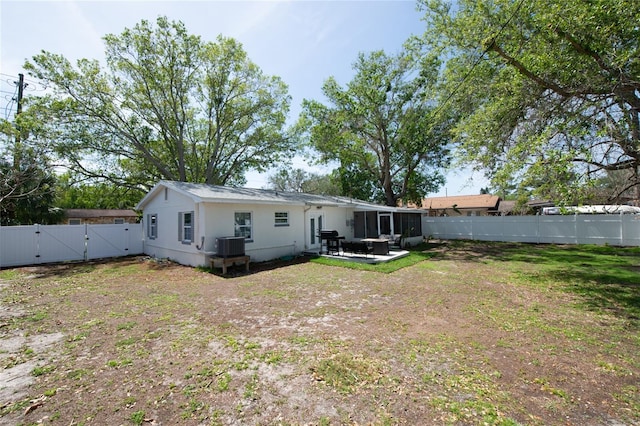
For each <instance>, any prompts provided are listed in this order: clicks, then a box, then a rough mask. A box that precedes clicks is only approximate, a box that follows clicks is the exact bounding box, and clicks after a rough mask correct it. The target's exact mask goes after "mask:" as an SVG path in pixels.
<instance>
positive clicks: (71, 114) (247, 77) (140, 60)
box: [25, 17, 294, 188]
mask: <svg viewBox="0 0 640 426" xmlns="http://www.w3.org/2000/svg"><path fill="white" fill-rule="evenodd" d="M104 42H105V46H106V69H102V68H101V66H100V64H99V63H98V61H96V60H87V59H82V60H79V61H78V62H77V67H74V66H72V64H71V63H70V62H69V61H68V60H67V59H65V58H64V57H62V56H60V55H55V54H52V53H49V52H42V53H41V54H39V55H37V56H35V57H34V58H33V59H32V61H30V62H27V64H26V65H25V67H26V68H27V69H28V70H29V71H30V72H31V73H32V74H33V75H34V76H35V77H37V78H39V79H41V80H43V81H46V82H48V83H50V84H51V85H52V87H54V88H55V90H56V93H55V94H54V95H50V96H48V97H45V98H42V99H40V100H38V103H37V104H34V105H33V106H32V107H33V108H36V107H37V108H40V109H42V110H43V111H46V112H48V113H49V114H50V115H51V120H50V126H49V130H50V136H49V140H50V141H51V143H52V146H53V147H54V148H55V152H56V153H57V155H58V156H59V157H60V158H61V159H63V160H64V161H65V162H66V165H67V166H68V167H69V168H70V169H71V170H72V171H73V172H75V173H79V174H81V175H83V176H85V177H90V178H99V179H108V180H110V181H111V182H114V183H117V184H120V185H126V186H130V187H137V188H139V187H141V186H142V187H149V186H150V185H153V184H154V183H155V182H156V181H157V180H158V179H169V180H177V181H190V182H205V183H210V184H220V185H239V184H242V183H244V182H245V178H244V174H245V172H246V171H248V170H250V169H253V170H257V171H265V170H267V169H268V168H269V167H270V166H271V165H272V164H277V163H279V162H280V161H281V160H282V159H283V158H288V157H289V156H290V155H291V153H292V151H293V149H294V144H293V142H292V140H291V139H290V138H287V137H286V135H285V130H284V127H285V120H286V116H287V113H288V109H289V103H290V97H289V95H288V94H287V86H286V85H285V84H284V83H283V82H282V81H281V79H280V78H278V77H274V76H267V75H265V74H264V73H263V72H262V71H261V70H260V68H259V67H258V66H257V65H256V64H254V63H253V62H251V60H250V59H249V58H248V57H247V54H246V52H245V51H244V50H243V48H242V46H241V44H240V43H238V42H237V41H235V40H233V39H230V38H225V37H222V36H220V37H218V39H217V40H216V42H203V41H202V40H201V39H200V38H199V37H196V36H193V35H189V34H188V33H187V30H186V29H185V27H184V25H183V24H182V23H181V22H170V21H169V20H168V19H167V18H165V17H160V18H158V19H157V22H156V26H155V27H154V26H152V24H150V23H149V22H147V21H144V20H143V21H141V23H139V24H137V25H136V26H135V27H134V28H133V29H125V30H124V32H123V33H122V34H120V35H119V36H117V35H107V36H106V37H105V38H104Z"/></svg>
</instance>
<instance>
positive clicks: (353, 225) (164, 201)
mask: <svg viewBox="0 0 640 426" xmlns="http://www.w3.org/2000/svg"><path fill="white" fill-rule="evenodd" d="M136 209H137V210H142V211H143V219H142V220H143V222H144V230H145V231H144V232H145V248H144V251H145V253H146V254H148V255H151V256H156V257H160V258H169V259H171V260H174V261H176V262H178V263H181V264H184V265H191V266H200V265H207V264H208V262H209V258H210V257H212V256H215V255H216V246H215V244H216V238H222V237H245V252H246V254H247V255H249V256H251V261H257V262H260V261H266V260H272V259H277V258H279V257H283V256H290V255H298V254H301V253H303V252H305V251H316V252H317V251H319V250H320V248H321V241H320V239H319V235H320V231H321V230H323V229H324V230H336V231H337V232H338V234H339V235H340V236H344V237H345V240H358V239H363V238H367V237H369V238H371V237H374V238H377V237H379V236H380V235H383V234H384V235H387V234H392V235H399V234H403V233H405V234H406V235H409V238H407V240H406V241H407V242H409V243H411V244H416V243H418V242H420V241H422V220H421V216H422V213H423V212H422V211H416V210H415V209H407V208H396V207H387V206H381V205H377V204H372V203H367V202H364V201H358V200H353V199H349V198H345V197H333V196H322V195H313V194H304V193H296V192H281V191H274V190H264V189H249V188H228V187H223V186H214V185H204V184H193V183H185V182H174V181H160V182H158V184H157V185H156V186H154V187H153V188H152V189H151V190H150V191H149V193H148V194H147V195H146V196H145V197H144V198H143V199H142V200H141V201H140V203H138V205H137V207H136Z"/></svg>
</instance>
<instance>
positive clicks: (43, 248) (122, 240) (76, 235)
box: [0, 223, 143, 268]
mask: <svg viewBox="0 0 640 426" xmlns="http://www.w3.org/2000/svg"><path fill="white" fill-rule="evenodd" d="M142 253H143V240H142V225H141V224H139V223H132V224H120V225H30V226H0V268H3V267H12V266H23V265H34V264H40V263H54V262H65V261H81V260H88V259H99V258H104V257H116V256H127V255H133V254H142Z"/></svg>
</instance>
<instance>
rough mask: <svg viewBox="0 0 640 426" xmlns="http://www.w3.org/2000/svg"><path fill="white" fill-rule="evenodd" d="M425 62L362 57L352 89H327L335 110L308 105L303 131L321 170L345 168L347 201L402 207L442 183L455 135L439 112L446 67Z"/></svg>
mask: <svg viewBox="0 0 640 426" xmlns="http://www.w3.org/2000/svg"><path fill="white" fill-rule="evenodd" d="M421 62H422V63H421V64H419V63H418V62H417V61H416V60H415V58H414V57H413V56H412V54H411V52H407V53H406V54H400V55H397V56H389V55H386V54H385V53H384V52H382V51H377V52H373V53H371V54H368V55H365V54H360V55H359V57H358V59H357V61H356V62H355V63H354V65H353V69H354V71H355V76H354V78H353V79H352V80H351V82H349V83H348V84H347V86H346V87H345V88H343V87H341V86H340V85H339V84H338V82H337V81H336V80H335V78H333V77H330V78H329V79H327V80H326V81H325V83H324V85H323V87H322V90H323V93H324V95H325V97H326V98H327V99H328V100H329V102H330V105H329V106H328V105H324V104H322V103H320V102H318V101H315V100H306V99H305V100H304V101H303V112H302V114H301V117H300V120H299V122H298V126H297V128H298V130H299V131H300V132H302V133H303V134H304V135H305V137H306V138H307V140H308V143H309V145H310V147H311V148H313V150H315V151H316V152H317V153H319V155H320V157H319V159H318V161H319V162H323V163H332V162H337V163H338V164H339V167H338V170H337V175H338V176H339V180H340V184H341V186H342V192H343V194H344V195H349V196H353V197H356V198H360V199H364V200H375V201H382V202H384V203H385V204H387V205H392V206H395V205H397V202H398V200H399V199H401V198H402V199H405V200H407V201H418V200H421V199H422V198H423V197H424V196H425V195H426V193H428V192H432V191H435V190H436V189H437V188H438V186H439V185H440V184H441V183H442V176H441V174H440V173H439V171H438V170H437V168H439V167H441V166H443V165H445V164H446V163H447V161H448V155H447V150H446V145H447V143H448V133H447V126H446V124H444V123H445V121H444V119H443V118H442V115H441V114H439V113H438V111H439V110H438V109H436V108H434V106H433V103H434V102H433V96H434V94H433V90H434V82H435V80H434V79H433V77H434V76H435V75H436V74H435V70H436V69H437V66H438V62H437V61H434V60H431V61H427V60H426V59H424V60H422V61H421ZM419 65H422V66H423V68H422V70H421V71H419Z"/></svg>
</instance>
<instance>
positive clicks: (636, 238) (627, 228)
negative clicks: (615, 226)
mask: <svg viewBox="0 0 640 426" xmlns="http://www.w3.org/2000/svg"><path fill="white" fill-rule="evenodd" d="M622 245H624V246H640V216H638V215H625V216H623V217H622Z"/></svg>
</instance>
